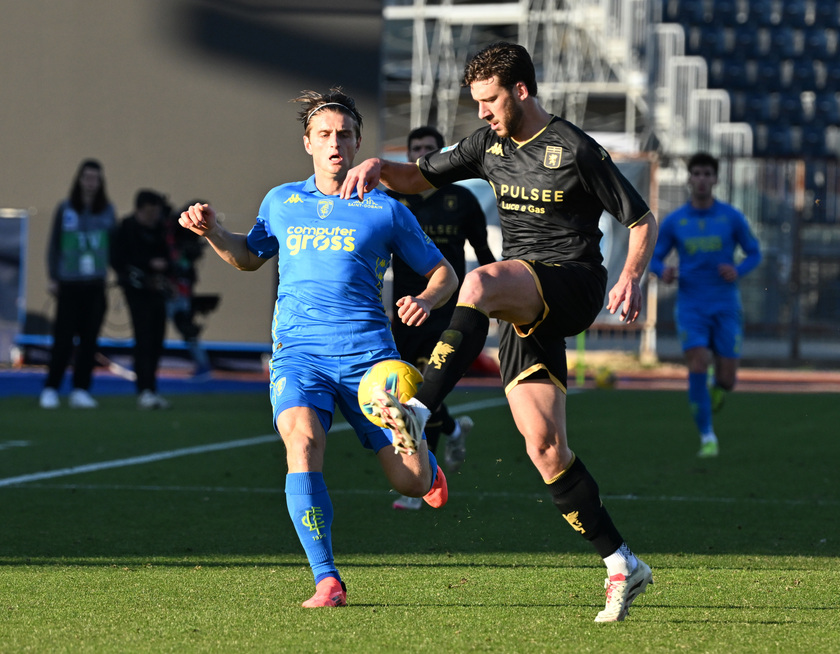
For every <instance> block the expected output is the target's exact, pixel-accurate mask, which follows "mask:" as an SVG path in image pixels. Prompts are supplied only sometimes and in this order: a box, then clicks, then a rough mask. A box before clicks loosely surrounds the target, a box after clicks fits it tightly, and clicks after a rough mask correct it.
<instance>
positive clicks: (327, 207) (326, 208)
mask: <svg viewBox="0 0 840 654" xmlns="http://www.w3.org/2000/svg"><path fill="white" fill-rule="evenodd" d="M333 206H335V203H334V202H333V201H332V200H318V217H319V218H326V217H327V216H329V215H330V214H331V213H332V210H333Z"/></svg>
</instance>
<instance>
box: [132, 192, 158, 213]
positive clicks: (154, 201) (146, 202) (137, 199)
mask: <svg viewBox="0 0 840 654" xmlns="http://www.w3.org/2000/svg"><path fill="white" fill-rule="evenodd" d="M165 204H166V200H164V197H163V196H162V195H161V194H160V193H158V192H157V191H153V190H151V189H148V188H143V189H140V190H139V191H137V194H136V195H135V196H134V208H135V209H142V208H143V207H148V206H150V205H154V206H156V207H162V206H164V205H165Z"/></svg>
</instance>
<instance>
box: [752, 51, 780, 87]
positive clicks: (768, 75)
mask: <svg viewBox="0 0 840 654" xmlns="http://www.w3.org/2000/svg"><path fill="white" fill-rule="evenodd" d="M755 85H756V87H757V88H759V89H762V90H763V91H781V90H782V73H781V67H780V63H779V62H778V61H777V60H775V59H767V58H765V59H759V60H758V62H757V64H756V80H755Z"/></svg>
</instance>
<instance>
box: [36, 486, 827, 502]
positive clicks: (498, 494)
mask: <svg viewBox="0 0 840 654" xmlns="http://www.w3.org/2000/svg"><path fill="white" fill-rule="evenodd" d="M25 488H27V489H40V490H73V491H78V490H89V491H141V492H148V491H151V492H170V493H220V494H223V493H254V494H257V495H281V494H283V493H284V492H285V491H284V490H283V489H282V488H280V487H277V488H252V487H248V486H156V485H136V486H135V485H130V484H33V483H30V484H26V486H25ZM385 494H387V491H384V490H382V489H370V488H330V495H334V496H340V495H370V496H382V495H385ZM449 495H450V497H468V498H471V499H479V500H481V499H492V500H499V499H508V500H534V501H548V500H549V496H548V495H547V494H539V493H514V492H508V491H479V490H476V491H453V490H451V489H450V491H449ZM603 499H605V500H608V501H623V502H673V503H694V504H773V505H776V504H783V505H787V506H803V505H809V506H810V505H817V506H840V502H838V501H833V500H780V499H777V498H772V499H764V498H760V497H740V498H739V497H688V496H684V495H655V496H654V495H632V494H626V495H604V496H603Z"/></svg>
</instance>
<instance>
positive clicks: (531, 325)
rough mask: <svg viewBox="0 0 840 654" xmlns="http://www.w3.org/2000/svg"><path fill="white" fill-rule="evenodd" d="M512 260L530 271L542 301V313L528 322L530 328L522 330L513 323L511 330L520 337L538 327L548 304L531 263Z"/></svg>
mask: <svg viewBox="0 0 840 654" xmlns="http://www.w3.org/2000/svg"><path fill="white" fill-rule="evenodd" d="M514 261H518V262H519V263H521V264H522V265H523V266H525V269H526V270H527V271H528V272H529V273H531V277H533V278H534V283H535V284H536V285H537V293H538V294H539V296H540V299H541V300H542V303H543V312H542V315H541V316H539V317H538V318H537V319H536V320H535V321H534V322H533V323H530V329H528V331H527V332H523V331H522V330H521V329H519V325H514V326H513V331H515V332H516V335H517V336H520V337H522V338H525V337H526V336H530V335H531V334H533V333H534V330H535V329H536V328H537V327H539V326H540V324H542V322H543V321H544V320H545V319H546V318H548V312H549V308H548V304H546V302H545V297H544V296H543V290H542V284H540V278H539V277H538V276H537V273H536V271H535V270H534V269H533V268H532V267H531V264H529V263H528V262H527V261H523V260H522V259H514Z"/></svg>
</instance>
